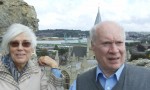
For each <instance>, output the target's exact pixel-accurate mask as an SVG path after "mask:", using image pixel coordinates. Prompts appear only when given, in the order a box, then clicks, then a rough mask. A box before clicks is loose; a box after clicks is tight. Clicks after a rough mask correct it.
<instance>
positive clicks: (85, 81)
mask: <svg viewBox="0 0 150 90" xmlns="http://www.w3.org/2000/svg"><path fill="white" fill-rule="evenodd" d="M76 87H77V90H104V88H103V87H102V85H101V84H100V83H99V82H96V67H95V68H93V69H91V70H89V71H88V72H85V73H83V74H81V75H79V76H78V77H77V86H76ZM112 90H150V70H148V69H145V68H143V67H138V66H133V65H128V64H125V67H124V69H123V71H122V73H121V76H120V79H119V81H118V82H117V84H116V85H115V86H114V87H113V89H112Z"/></svg>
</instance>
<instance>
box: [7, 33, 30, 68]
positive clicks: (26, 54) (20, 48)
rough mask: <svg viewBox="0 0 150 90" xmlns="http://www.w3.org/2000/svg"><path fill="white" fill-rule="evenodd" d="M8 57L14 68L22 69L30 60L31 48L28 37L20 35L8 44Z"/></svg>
mask: <svg viewBox="0 0 150 90" xmlns="http://www.w3.org/2000/svg"><path fill="white" fill-rule="evenodd" d="M9 50H10V55H11V58H12V60H13V62H14V63H15V65H16V66H19V67H20V66H21V67H24V66H25V64H26V63H27V62H28V60H29V59H30V58H31V55H32V53H33V48H32V46H31V40H30V39H29V37H28V36H27V35H26V34H24V33H21V34H19V35H18V36H16V37H15V38H14V39H13V40H12V41H10V43H9Z"/></svg>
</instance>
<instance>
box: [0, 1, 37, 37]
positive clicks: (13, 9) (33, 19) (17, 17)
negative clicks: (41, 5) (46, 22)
mask: <svg viewBox="0 0 150 90" xmlns="http://www.w3.org/2000/svg"><path fill="white" fill-rule="evenodd" d="M0 11H1V14H0V36H1V35H3V33H4V32H5V31H6V29H7V28H8V26H10V25H11V24H12V23H21V24H24V25H26V26H29V27H30V28H32V29H33V30H34V31H36V30H38V21H39V20H38V19H37V14H36V12H35V9H34V7H33V6H30V5H28V4H27V3H26V2H24V1H23V0H0Z"/></svg>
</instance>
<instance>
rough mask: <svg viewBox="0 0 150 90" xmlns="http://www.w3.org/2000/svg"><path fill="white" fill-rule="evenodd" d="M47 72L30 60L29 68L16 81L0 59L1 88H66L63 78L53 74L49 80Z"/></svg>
mask: <svg viewBox="0 0 150 90" xmlns="http://www.w3.org/2000/svg"><path fill="white" fill-rule="evenodd" d="M45 74H46V73H45V70H43V69H42V70H41V67H40V66H39V65H38V64H37V63H35V62H33V61H31V60H29V62H28V67H27V69H26V70H25V72H24V73H23V74H22V75H21V77H20V78H19V80H18V82H16V81H15V80H14V78H13V77H12V76H11V73H10V72H9V71H8V70H7V69H6V68H5V66H4V64H3V63H2V62H1V61H0V90H64V88H63V78H56V77H55V76H54V75H53V74H51V75H50V80H48V78H47V77H46V75H45Z"/></svg>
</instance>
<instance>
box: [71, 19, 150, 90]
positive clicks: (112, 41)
mask: <svg viewBox="0 0 150 90" xmlns="http://www.w3.org/2000/svg"><path fill="white" fill-rule="evenodd" d="M90 35H91V45H92V50H93V52H94V54H95V57H96V60H97V62H98V65H97V67H95V68H93V69H91V70H89V71H87V72H85V73H83V74H81V75H79V76H78V77H77V80H76V81H74V83H73V85H72V86H71V87H70V90H149V88H150V79H149V78H150V71H149V70H147V69H145V68H141V67H137V66H131V65H128V64H125V57H126V48H125V32H124V30H123V28H122V27H121V26H120V25H119V24H117V23H115V22H113V21H103V22H101V23H99V24H97V25H95V26H94V27H93V28H92V30H91V33H90Z"/></svg>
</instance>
